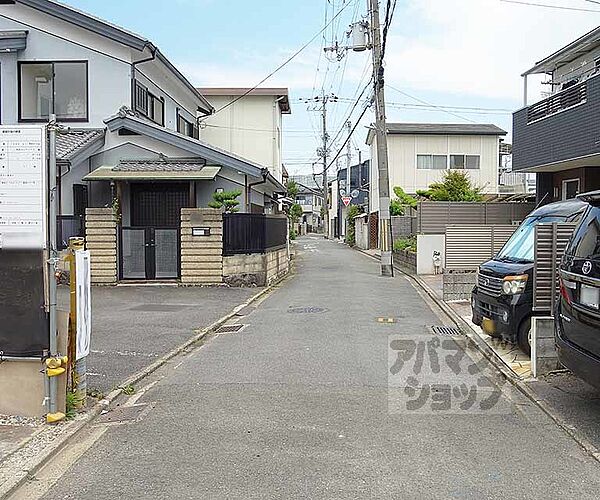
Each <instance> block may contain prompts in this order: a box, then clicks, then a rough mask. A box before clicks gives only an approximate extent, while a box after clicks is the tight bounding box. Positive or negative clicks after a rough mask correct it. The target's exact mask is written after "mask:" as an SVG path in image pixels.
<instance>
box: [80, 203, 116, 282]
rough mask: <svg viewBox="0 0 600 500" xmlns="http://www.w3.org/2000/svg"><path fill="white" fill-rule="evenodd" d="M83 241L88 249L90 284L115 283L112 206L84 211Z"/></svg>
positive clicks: (114, 242) (114, 223)
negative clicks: (90, 271) (90, 273)
mask: <svg viewBox="0 0 600 500" xmlns="http://www.w3.org/2000/svg"><path fill="white" fill-rule="evenodd" d="M85 241H86V248H87V249H88V250H89V251H90V259H91V270H92V285H115V284H116V283H117V279H118V278H117V277H118V272H117V269H118V265H117V221H116V220H115V216H114V214H113V210H112V208H88V209H87V210H86V211H85Z"/></svg>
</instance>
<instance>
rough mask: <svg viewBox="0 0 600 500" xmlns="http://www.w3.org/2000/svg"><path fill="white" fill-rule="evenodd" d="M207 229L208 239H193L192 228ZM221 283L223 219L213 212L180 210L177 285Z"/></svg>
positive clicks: (216, 211)
mask: <svg viewBox="0 0 600 500" xmlns="http://www.w3.org/2000/svg"><path fill="white" fill-rule="evenodd" d="M201 227H202V228H210V236H193V235H192V228H201ZM222 282H223V215H222V213H221V212H220V211H219V210H216V209H213V208H183V209H182V210H181V283H182V284H183V285H215V284H220V283H222Z"/></svg>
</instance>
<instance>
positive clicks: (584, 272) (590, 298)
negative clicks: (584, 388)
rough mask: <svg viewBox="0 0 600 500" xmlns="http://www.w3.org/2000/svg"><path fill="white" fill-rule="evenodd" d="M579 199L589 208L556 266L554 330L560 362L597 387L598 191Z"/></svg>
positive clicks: (599, 369) (599, 319)
mask: <svg viewBox="0 0 600 500" xmlns="http://www.w3.org/2000/svg"><path fill="white" fill-rule="evenodd" d="M579 198H580V199H581V200H583V201H586V202H588V203H589V207H588V209H587V210H586V211H585V213H584V214H583V216H582V218H581V222H580V223H579V224H578V226H577V228H576V229H575V232H574V233H573V236H572V237H571V241H570V242H569V245H568V247H567V250H566V251H565V255H564V257H563V260H562V263H561V266H560V278H559V279H560V300H559V301H558V305H557V310H556V314H555V321H554V328H555V334H556V335H555V337H556V346H557V349H558V359H559V360H560V362H561V363H562V364H563V365H565V366H566V367H567V368H569V369H570V370H571V371H572V372H573V373H575V374H576V375H578V376H580V377H581V378H582V379H584V380H586V381H587V382H589V383H590V384H592V385H594V386H596V387H599V388H600V191H594V192H591V193H585V194H582V195H579Z"/></svg>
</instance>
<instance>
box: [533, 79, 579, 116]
mask: <svg viewBox="0 0 600 500" xmlns="http://www.w3.org/2000/svg"><path fill="white" fill-rule="evenodd" d="M586 98H587V81H585V82H581V83H578V84H577V85H573V86H572V87H569V88H568V89H565V90H563V91H561V92H558V93H557V94H554V95H552V96H550V97H548V98H547V99H544V100H543V101H540V102H538V103H536V104H533V105H531V106H529V107H528V108H527V123H528V124H529V123H532V122H536V121H538V120H542V119H544V118H547V117H549V116H552V115H555V114H556V113H560V112H561V111H565V110H566V109H569V108H572V107H574V106H577V105H578V104H582V103H584V102H585V101H586Z"/></svg>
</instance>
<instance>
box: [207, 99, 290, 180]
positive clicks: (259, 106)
mask: <svg viewBox="0 0 600 500" xmlns="http://www.w3.org/2000/svg"><path fill="white" fill-rule="evenodd" d="M237 97H238V96H206V98H207V99H208V100H209V102H210V103H211V104H212V105H213V106H214V107H215V109H219V108H221V107H223V106H225V105H227V104H229V103H230V102H231V101H233V100H234V99H236V98H237ZM202 123H203V124H204V127H203V128H201V130H200V137H201V139H202V140H203V141H206V142H208V143H209V144H212V145H214V146H217V147H220V148H223V149H225V150H227V151H230V152H232V153H234V154H237V155H240V156H242V157H244V158H246V159H248V160H251V161H254V162H256V163H258V164H260V165H263V166H265V167H267V168H268V169H269V171H270V172H271V174H273V176H274V177H275V178H276V179H277V180H279V181H281V180H282V179H283V169H282V163H281V133H282V132H281V131H282V116H281V111H280V109H279V104H278V103H277V102H276V96H263V95H249V96H246V97H243V98H242V99H240V100H239V101H237V102H236V103H235V104H232V105H231V106H229V107H228V108H226V109H224V110H223V111H221V112H219V113H216V114H215V115H214V116H210V117H208V118H206V119H205V120H203V122H202Z"/></svg>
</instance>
